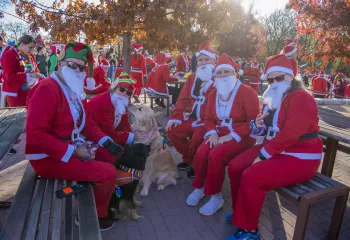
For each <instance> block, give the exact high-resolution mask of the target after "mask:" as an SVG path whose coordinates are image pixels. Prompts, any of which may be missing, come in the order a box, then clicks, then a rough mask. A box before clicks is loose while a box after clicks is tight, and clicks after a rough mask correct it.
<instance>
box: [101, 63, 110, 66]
mask: <svg viewBox="0 0 350 240" xmlns="http://www.w3.org/2000/svg"><path fill="white" fill-rule="evenodd" d="M100 66H101V67H109V65H103V64H102V63H101V64H100Z"/></svg>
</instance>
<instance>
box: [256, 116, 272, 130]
mask: <svg viewBox="0 0 350 240" xmlns="http://www.w3.org/2000/svg"><path fill="white" fill-rule="evenodd" d="M267 116H269V113H265V114H259V115H258V116H257V117H256V119H255V126H256V127H257V128H263V127H264V126H265V124H264V119H265V118H266V117H267Z"/></svg>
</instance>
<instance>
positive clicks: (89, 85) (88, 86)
mask: <svg viewBox="0 0 350 240" xmlns="http://www.w3.org/2000/svg"><path fill="white" fill-rule="evenodd" d="M95 87H96V82H95V80H94V79H93V78H90V77H88V78H87V79H86V89H87V90H94V89H95Z"/></svg>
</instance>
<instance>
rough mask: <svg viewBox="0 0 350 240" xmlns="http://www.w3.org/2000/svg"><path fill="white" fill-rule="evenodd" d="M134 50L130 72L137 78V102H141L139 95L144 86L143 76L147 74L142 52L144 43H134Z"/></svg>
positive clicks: (135, 97)
mask: <svg viewBox="0 0 350 240" xmlns="http://www.w3.org/2000/svg"><path fill="white" fill-rule="evenodd" d="M134 50H135V51H134V53H132V54H131V55H130V66H131V71H130V74H131V76H132V78H133V79H135V80H136V89H135V92H134V99H135V102H136V103H140V100H139V96H140V93H141V90H142V87H143V78H144V76H146V74H147V68H146V60H145V57H144V56H143V55H142V54H141V53H142V50H143V46H142V44H134Z"/></svg>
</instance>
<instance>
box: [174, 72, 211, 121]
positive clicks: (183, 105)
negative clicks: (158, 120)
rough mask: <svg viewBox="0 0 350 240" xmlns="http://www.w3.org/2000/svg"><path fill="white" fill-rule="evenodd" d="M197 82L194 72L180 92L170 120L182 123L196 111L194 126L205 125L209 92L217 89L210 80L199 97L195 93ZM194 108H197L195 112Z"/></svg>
mask: <svg viewBox="0 0 350 240" xmlns="http://www.w3.org/2000/svg"><path fill="white" fill-rule="evenodd" d="M195 82H196V74H195V73H192V74H191V75H190V76H189V77H188V79H187V81H186V83H185V85H184V87H183V88H182V90H181V92H180V96H179V98H178V100H177V102H176V105H175V109H174V111H173V113H172V114H171V116H170V119H169V122H174V123H177V124H182V121H184V120H189V115H190V114H191V113H194V114H195V116H196V121H195V122H193V123H192V126H193V127H196V126H202V125H204V115H205V111H206V106H207V100H208V96H209V94H210V93H211V92H212V91H213V90H214V89H215V87H214V86H213V82H210V83H208V84H207V85H206V87H202V88H201V90H200V95H199V97H196V96H195V95H194V88H195ZM194 110H196V111H195V112H194Z"/></svg>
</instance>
